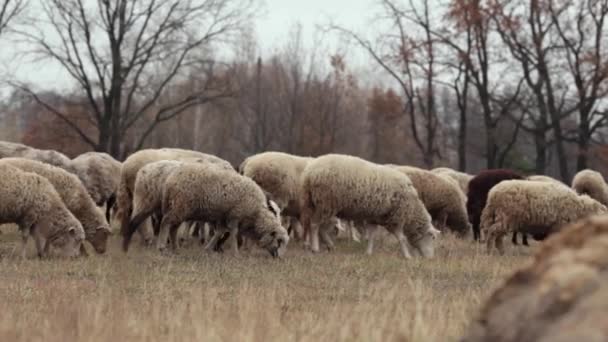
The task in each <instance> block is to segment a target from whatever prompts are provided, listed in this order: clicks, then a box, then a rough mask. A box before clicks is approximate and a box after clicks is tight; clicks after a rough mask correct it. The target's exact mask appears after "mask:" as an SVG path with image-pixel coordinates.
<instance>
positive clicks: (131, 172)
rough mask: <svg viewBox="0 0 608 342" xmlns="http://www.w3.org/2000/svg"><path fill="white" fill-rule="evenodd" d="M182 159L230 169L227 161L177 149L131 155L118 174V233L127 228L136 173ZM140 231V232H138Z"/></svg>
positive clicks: (142, 151) (139, 152) (140, 152)
mask: <svg viewBox="0 0 608 342" xmlns="http://www.w3.org/2000/svg"><path fill="white" fill-rule="evenodd" d="M184 158H202V159H205V160H207V161H209V162H210V163H218V164H224V165H226V166H227V167H228V166H229V167H230V168H232V165H230V163H228V162H227V161H225V160H223V159H221V158H218V157H216V156H212V155H209V154H205V153H201V152H197V151H189V150H182V149H177V148H161V149H148V150H141V151H138V152H135V153H133V154H132V155H130V156H129V158H127V159H126V160H125V161H124V163H123V164H122V169H121V172H120V184H119V187H118V193H117V198H116V205H117V210H116V217H117V220H118V221H119V223H120V232H121V234H123V235H124V233H125V232H126V230H127V228H128V226H129V219H130V217H131V211H132V205H133V204H132V201H133V187H134V185H135V178H136V176H137V172H138V171H139V170H140V169H141V168H142V167H144V166H145V165H147V164H149V163H152V162H155V161H160V160H179V159H184ZM140 231H141V230H140Z"/></svg>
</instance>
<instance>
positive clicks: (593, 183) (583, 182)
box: [572, 170, 608, 206]
mask: <svg viewBox="0 0 608 342" xmlns="http://www.w3.org/2000/svg"><path fill="white" fill-rule="evenodd" d="M572 189H574V191H576V192H577V193H579V194H585V195H589V197H591V198H593V199H595V200H596V201H598V202H600V203H602V204H603V205H606V206H608V185H606V182H605V181H604V177H602V174H601V173H599V172H597V171H593V170H582V171H580V172H579V173H577V174H576V176H574V179H572Z"/></svg>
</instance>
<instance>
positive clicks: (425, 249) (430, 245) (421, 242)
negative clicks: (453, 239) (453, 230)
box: [411, 225, 440, 258]
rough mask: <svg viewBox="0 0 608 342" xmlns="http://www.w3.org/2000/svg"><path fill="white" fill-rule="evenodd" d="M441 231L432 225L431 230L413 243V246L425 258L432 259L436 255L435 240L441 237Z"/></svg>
mask: <svg viewBox="0 0 608 342" xmlns="http://www.w3.org/2000/svg"><path fill="white" fill-rule="evenodd" d="M439 233H440V231H439V230H437V229H435V227H433V225H430V227H429V229H428V230H427V231H426V232H424V234H423V235H422V237H421V238H419V239H417V240H416V241H412V242H411V245H412V247H414V249H415V250H416V251H418V253H420V255H422V256H423V257H424V258H432V257H433V256H434V255H435V240H436V239H437V237H438V236H439Z"/></svg>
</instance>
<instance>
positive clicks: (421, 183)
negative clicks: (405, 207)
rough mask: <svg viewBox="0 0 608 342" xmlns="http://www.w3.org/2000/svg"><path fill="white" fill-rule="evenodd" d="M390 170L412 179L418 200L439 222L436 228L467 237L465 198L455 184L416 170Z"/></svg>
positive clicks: (444, 178)
mask: <svg viewBox="0 0 608 342" xmlns="http://www.w3.org/2000/svg"><path fill="white" fill-rule="evenodd" d="M391 167H393V168H395V170H397V171H399V172H402V173H404V174H405V175H406V176H408V177H409V179H410V180H411V181H412V184H414V188H416V191H417V192H418V197H420V199H421V200H422V203H424V206H425V207H426V210H427V211H428V212H429V214H431V217H432V218H433V221H434V222H436V223H435V226H436V227H437V226H439V227H447V228H449V229H451V230H453V231H454V232H457V233H458V234H459V235H460V236H467V235H468V233H469V232H470V231H471V224H470V223H469V218H468V216H467V208H466V197H465V195H464V194H463V193H462V191H461V190H460V188H459V186H458V184H457V183H456V182H455V181H453V180H452V179H450V180H448V178H449V177H444V176H442V175H438V174H435V173H433V172H430V171H427V170H423V169H419V168H417V167H411V166H391ZM437 222H438V223H437Z"/></svg>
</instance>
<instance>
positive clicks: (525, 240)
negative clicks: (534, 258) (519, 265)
mask: <svg viewBox="0 0 608 342" xmlns="http://www.w3.org/2000/svg"><path fill="white" fill-rule="evenodd" d="M522 234H523V236H524V237H523V238H522V240H521V243H522V244H523V245H524V246H530V245H529V244H528V234H526V233H522Z"/></svg>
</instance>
